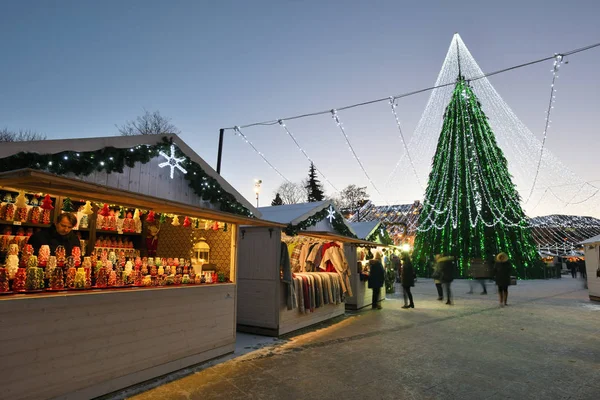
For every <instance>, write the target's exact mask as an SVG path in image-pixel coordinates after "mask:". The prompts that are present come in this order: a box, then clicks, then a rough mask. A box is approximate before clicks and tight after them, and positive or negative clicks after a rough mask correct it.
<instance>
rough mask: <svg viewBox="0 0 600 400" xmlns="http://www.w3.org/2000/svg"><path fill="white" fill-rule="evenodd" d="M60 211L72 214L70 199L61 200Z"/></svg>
mask: <svg viewBox="0 0 600 400" xmlns="http://www.w3.org/2000/svg"><path fill="white" fill-rule="evenodd" d="M62 210H63V211H64V212H73V211H74V210H75V209H74V208H73V202H72V201H71V199H70V198H68V197H67V198H65V199H64V200H63V205H62Z"/></svg>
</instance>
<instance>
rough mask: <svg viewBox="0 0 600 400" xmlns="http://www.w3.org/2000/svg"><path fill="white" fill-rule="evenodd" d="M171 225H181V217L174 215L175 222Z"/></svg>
mask: <svg viewBox="0 0 600 400" xmlns="http://www.w3.org/2000/svg"><path fill="white" fill-rule="evenodd" d="M171 225H173V226H179V225H181V224H180V223H179V217H178V216H177V215H174V216H173V222H171Z"/></svg>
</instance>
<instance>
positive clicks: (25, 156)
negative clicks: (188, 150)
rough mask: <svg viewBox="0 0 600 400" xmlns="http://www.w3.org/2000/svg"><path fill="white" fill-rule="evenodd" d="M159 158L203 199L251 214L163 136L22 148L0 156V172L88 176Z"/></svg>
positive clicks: (242, 213)
mask: <svg viewBox="0 0 600 400" xmlns="http://www.w3.org/2000/svg"><path fill="white" fill-rule="evenodd" d="M156 157H159V158H162V159H163V161H164V162H162V163H161V164H159V167H161V168H167V167H168V168H169V170H170V176H171V178H173V174H174V173H176V172H179V173H182V174H184V176H185V179H186V180H187V182H188V185H189V186H190V188H191V189H192V190H193V191H194V193H196V194H197V195H198V196H200V197H201V198H202V199H203V200H206V201H209V202H211V203H213V204H219V208H220V210H221V211H226V212H230V213H233V214H238V215H244V216H252V213H251V212H250V210H248V209H247V208H246V207H245V206H244V205H242V204H241V203H239V202H238V201H237V199H236V198H235V196H233V195H232V194H230V193H228V192H226V191H225V190H224V189H223V188H222V187H221V185H220V184H219V182H218V181H217V180H216V179H215V178H213V177H212V176H210V175H208V174H207V173H206V172H205V171H204V170H203V169H202V167H200V165H198V164H197V163H195V162H194V161H192V160H190V159H189V157H187V156H186V155H185V154H184V153H183V152H181V150H179V148H178V147H177V146H174V144H173V143H172V140H171V139H169V138H167V137H164V138H163V139H162V141H161V142H160V143H157V144H150V145H140V146H135V147H132V148H129V149H119V148H115V147H104V148H101V149H98V150H95V151H86V152H75V151H62V152H59V153H55V154H38V153H32V152H27V151H23V152H20V153H17V154H14V155H12V156H9V157H5V158H3V159H0V172H4V171H13V170H17V169H25V168H31V169H35V170H41V171H47V172H50V173H53V174H57V175H66V174H74V175H76V176H88V175H90V174H92V173H94V172H106V173H108V174H110V173H115V172H116V173H122V172H123V169H124V168H125V167H129V168H133V167H134V166H135V164H137V163H140V164H147V163H148V162H150V160H151V159H153V158H156Z"/></svg>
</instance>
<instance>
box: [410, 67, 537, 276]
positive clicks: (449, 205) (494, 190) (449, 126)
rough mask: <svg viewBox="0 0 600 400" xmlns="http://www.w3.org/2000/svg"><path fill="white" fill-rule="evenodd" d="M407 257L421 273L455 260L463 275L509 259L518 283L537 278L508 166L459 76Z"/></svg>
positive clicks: (530, 241) (529, 238) (528, 233)
mask: <svg viewBox="0 0 600 400" xmlns="http://www.w3.org/2000/svg"><path fill="white" fill-rule="evenodd" d="M418 229H419V230H418V231H417V234H416V237H415V245H414V252H413V258H414V259H415V260H416V264H417V268H418V269H419V272H420V273H421V274H423V273H425V272H426V271H425V270H426V266H427V262H428V261H431V260H432V258H433V257H434V255H436V254H444V255H452V256H454V257H455V260H456V264H457V267H458V273H459V275H460V276H462V277H467V276H468V275H469V267H470V263H471V261H472V260H473V259H481V260H483V261H485V262H488V263H493V261H494V257H495V255H496V254H498V253H499V252H505V253H507V254H508V256H509V258H510V260H511V261H512V264H513V267H514V268H515V272H516V274H517V276H518V277H519V278H534V277H539V276H540V275H541V269H540V268H539V265H538V262H539V255H538V253H537V250H536V246H535V242H534V240H533V237H532V235H531V231H530V229H529V228H528V226H527V220H526V218H525V214H524V212H523V210H522V209H521V206H520V197H519V194H518V192H517V190H516V187H515V185H514V184H513V182H512V179H511V175H510V173H509V172H508V165H507V161H506V158H505V157H504V154H503V153H502V150H501V149H500V147H498V144H497V143H496V139H495V136H494V133H493V132H492V129H491V128H490V126H489V124H488V121H487V117H486V116H485V114H484V113H483V111H482V108H481V104H480V103H479V101H478V99H477V97H476V96H475V94H474V92H473V90H472V88H471V87H470V85H469V83H468V82H466V81H465V79H464V77H462V76H460V75H459V77H458V80H457V83H456V86H455V88H454V92H453V94H452V99H451V100H450V104H449V105H448V107H447V108H446V112H445V114H444V122H443V126H442V132H441V134H440V138H439V141H438V145H437V150H436V153H435V156H434V158H433V166H432V170H431V173H430V175H429V182H428V184H427V190H426V192H425V200H424V202H423V209H422V211H421V214H420V216H419V228H418Z"/></svg>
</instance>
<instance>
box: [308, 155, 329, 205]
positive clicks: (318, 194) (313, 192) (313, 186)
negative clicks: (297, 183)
mask: <svg viewBox="0 0 600 400" xmlns="http://www.w3.org/2000/svg"><path fill="white" fill-rule="evenodd" d="M305 188H306V191H307V192H308V202H309V203H312V202H315V201H323V200H325V192H323V186H322V185H321V182H320V181H319V180H318V179H317V171H316V168H315V164H313V163H310V168H309V170H308V182H307V184H306V186H305Z"/></svg>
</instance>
